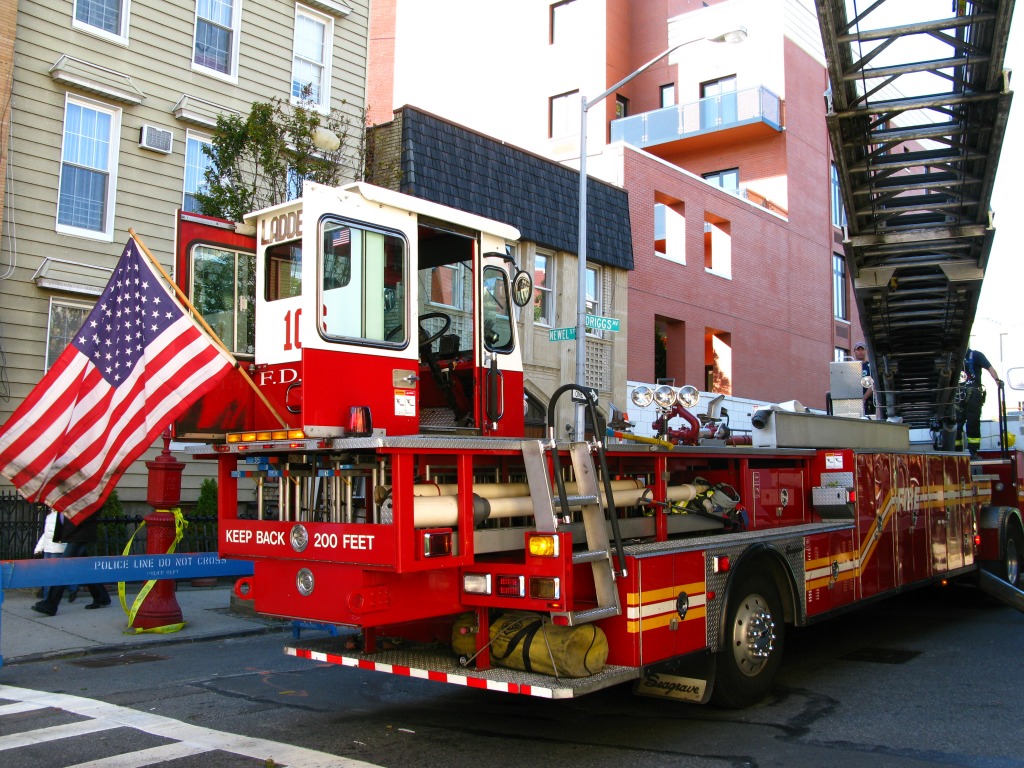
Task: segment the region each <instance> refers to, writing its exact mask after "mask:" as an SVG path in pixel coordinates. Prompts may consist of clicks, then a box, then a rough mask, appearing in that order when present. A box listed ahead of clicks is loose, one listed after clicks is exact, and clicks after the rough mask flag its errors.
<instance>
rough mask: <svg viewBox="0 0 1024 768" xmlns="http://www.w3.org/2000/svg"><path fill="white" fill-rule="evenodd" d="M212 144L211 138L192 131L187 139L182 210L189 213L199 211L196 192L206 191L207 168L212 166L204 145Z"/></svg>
mask: <svg viewBox="0 0 1024 768" xmlns="http://www.w3.org/2000/svg"><path fill="white" fill-rule="evenodd" d="M208 146H210V140H209V139H207V138H203V137H200V136H197V135H195V134H193V133H192V132H191V131H189V133H188V137H187V138H186V139H185V195H184V199H183V200H182V203H181V210H183V211H186V212H188V213H198V212H199V202H198V201H197V200H196V192H205V191H206V169H207V168H209V167H210V163H211V160H210V157H209V155H207V154H206V153H205V152H204V151H203V147H208Z"/></svg>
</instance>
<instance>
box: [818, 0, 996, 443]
mask: <svg viewBox="0 0 1024 768" xmlns="http://www.w3.org/2000/svg"><path fill="white" fill-rule="evenodd" d="M815 4H816V6H817V11H818V19H819V24H820V26H821V36H822V43H823V45H824V51H825V58H826V60H827V66H828V73H829V78H830V81H831V89H830V91H829V92H828V93H827V94H826V107H827V118H826V119H827V124H828V131H829V136H830V140H831V144H832V152H833V155H834V161H835V165H836V169H837V172H838V179H839V185H840V188H841V193H842V198H843V204H844V206H845V212H846V226H845V231H844V243H843V245H844V250H845V257H846V261H847V266H848V270H849V273H850V275H851V277H852V278H853V286H854V291H855V294H856V300H857V307H858V310H859V312H860V317H861V322H862V324H863V326H864V332H865V335H866V337H867V341H868V345H869V348H870V350H871V354H872V357H873V362H874V370H875V371H876V372H877V373H876V378H877V379H878V381H877V382H876V391H881V392H882V393H883V396H884V402H885V416H887V417H895V416H898V417H900V418H901V419H902V420H903V422H904V423H907V424H910V425H911V426H912V427H925V428H931V429H933V430H935V429H940V430H941V428H943V427H944V428H945V430H946V431H947V432H948V431H949V426H950V425H951V423H953V421H954V411H953V408H954V405H955V398H956V392H957V388H958V383H959V376H960V371H961V365H962V361H963V358H964V354H965V353H966V350H967V348H968V342H969V339H970V333H971V326H972V324H973V322H974V316H975V312H976V310H977V305H978V297H979V294H980V292H981V285H982V280H983V279H984V277H985V269H986V267H987V265H988V260H989V255H990V252H991V249H992V242H993V236H994V234H995V228H994V224H993V218H992V212H991V210H990V207H989V202H990V199H991V196H992V188H993V183H994V180H995V174H996V166H997V165H998V162H999V154H1000V150H1001V149H1002V145H1003V141H1004V138H1005V132H1006V125H1007V119H1008V117H1009V112H1010V102H1011V99H1012V96H1013V94H1012V92H1011V91H1010V73H1009V71H1007V70H1004V68H1003V59H1004V55H1005V53H1006V45H1007V39H1008V36H1009V29H1010V20H1011V18H1012V15H1013V6H1014V0H981V1H980V2H967V1H966V0H955V1H954V2H952V3H951V2H950V1H949V0H943V1H942V2H914V3H907V2H899V0H877V1H876V2H867V1H865V2H858V0H815ZM922 17H924V18H922Z"/></svg>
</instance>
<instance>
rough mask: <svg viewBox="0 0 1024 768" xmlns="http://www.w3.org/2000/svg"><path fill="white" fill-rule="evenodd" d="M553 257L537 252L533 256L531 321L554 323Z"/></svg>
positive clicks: (541, 323) (545, 323)
mask: <svg viewBox="0 0 1024 768" xmlns="http://www.w3.org/2000/svg"><path fill="white" fill-rule="evenodd" d="M554 279H555V274H554V257H552V256H550V255H548V254H546V253H539V252H538V253H537V254H535V255H534V257H533V322H535V323H538V324H539V325H549V326H553V325H554V324H555V300H554V293H553V291H552V289H553V288H554Z"/></svg>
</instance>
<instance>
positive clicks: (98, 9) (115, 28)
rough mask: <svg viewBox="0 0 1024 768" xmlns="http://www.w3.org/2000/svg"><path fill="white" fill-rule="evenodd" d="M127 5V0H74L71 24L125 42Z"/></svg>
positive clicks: (76, 27) (126, 34)
mask: <svg viewBox="0 0 1024 768" xmlns="http://www.w3.org/2000/svg"><path fill="white" fill-rule="evenodd" d="M128 5H129V0H75V8H74V15H73V16H72V21H71V26H72V27H74V28H75V29H81V30H84V31H86V32H91V33H94V34H97V35H99V36H100V37H107V38H110V39H112V40H114V41H115V42H121V43H127V42H128Z"/></svg>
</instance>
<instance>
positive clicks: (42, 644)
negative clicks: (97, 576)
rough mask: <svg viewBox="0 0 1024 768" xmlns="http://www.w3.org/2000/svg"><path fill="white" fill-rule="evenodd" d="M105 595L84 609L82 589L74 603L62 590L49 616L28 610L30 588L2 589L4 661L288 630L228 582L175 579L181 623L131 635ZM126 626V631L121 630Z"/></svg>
mask: <svg viewBox="0 0 1024 768" xmlns="http://www.w3.org/2000/svg"><path fill="white" fill-rule="evenodd" d="M139 586H140V585H139V584H128V585H127V588H128V590H127V591H126V594H125V600H126V602H127V604H128V607H129V608H131V604H132V601H133V600H134V598H135V595H136V594H137V592H138V588H139ZM110 598H111V603H110V605H109V606H108V607H106V608H100V609H98V610H92V611H87V610H85V606H86V605H88V604H89V602H90V598H89V593H88V591H87V590H85V589H82V591H81V592H80V593H79V597H78V600H76V601H75V602H73V603H69V602H68V601H67V596H66V593H65V598H64V599H63V600H62V601H61V604H60V610H59V611H58V612H57V615H56V616H52V617H50V616H44V615H43V614H40V613H36V612H35V611H33V610H32V605H33V604H34V603H35V602H36V601H37V598H36V591H35V590H34V589H7V590H4V594H3V606H2V610H3V613H2V616H0V657H2V659H3V665H4V666H7V665H9V664H16V663H19V662H21V663H24V662H29V661H39V660H41V659H50V658H58V657H62V656H70V655H80V654H92V653H105V652H113V651H125V650H138V649H140V648H146V647H151V646H158V645H167V644H172V643H187V642H196V641H201V640H213V639H219V638H226V637H241V636H245V635H257V634H268V633H271V632H280V633H281V634H282V637H284V635H285V633H286V632H289V631H290V630H291V624H290V623H289V622H286V621H280V620H275V619H268V618H264V617H260V616H256V615H254V614H253V613H252V612H251V611H250V610H248V604H247V603H246V602H245V601H239V600H238V599H237V598H233V591H232V588H231V585H230V584H226V583H223V584H222V583H218V585H217V586H215V587H192V586H189V585H188V583H187V582H185V583H179V584H178V588H177V600H178V605H179V606H181V612H182V615H183V617H184V620H185V626H184V627H183V628H182V629H181V630H179V631H177V632H171V633H168V634H160V633H155V632H143V633H141V634H135V633H134V630H130V629H128V616H127V615H126V614H125V612H124V611H123V610H122V609H121V604H120V603H119V602H118V598H117V593H116V592H114V591H112V592H111V595H110ZM232 602H234V603H235V608H232ZM126 630H127V632H129V633H130V634H126ZM2 674H3V667H0V676H2Z"/></svg>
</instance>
